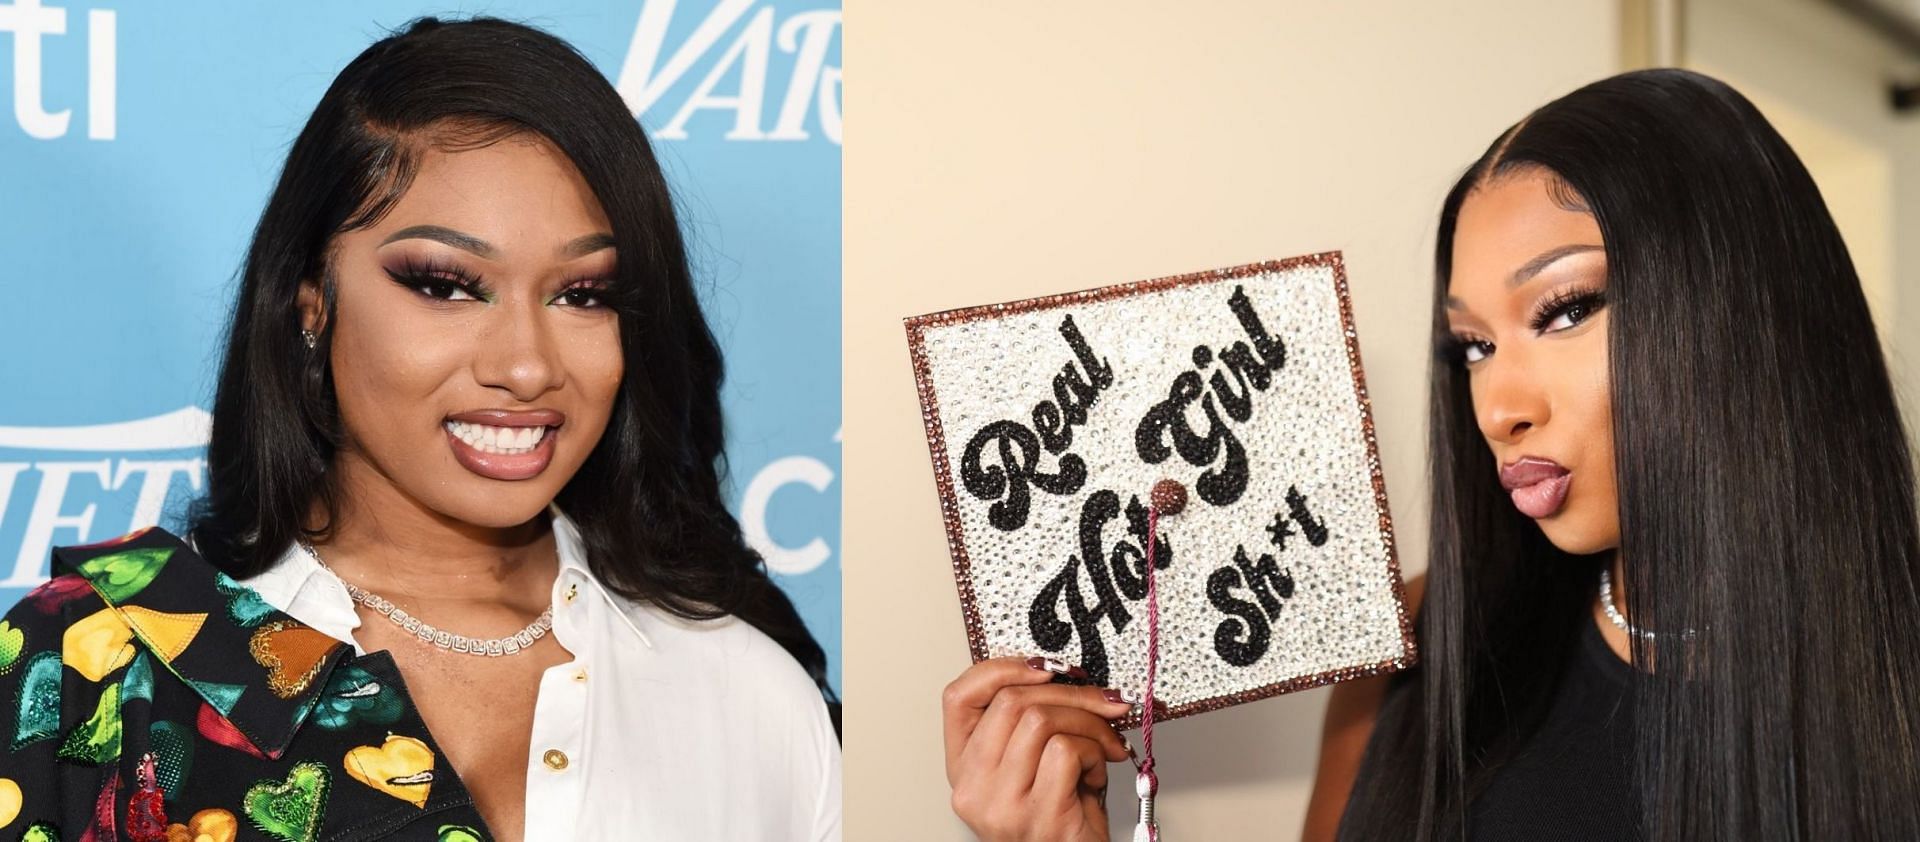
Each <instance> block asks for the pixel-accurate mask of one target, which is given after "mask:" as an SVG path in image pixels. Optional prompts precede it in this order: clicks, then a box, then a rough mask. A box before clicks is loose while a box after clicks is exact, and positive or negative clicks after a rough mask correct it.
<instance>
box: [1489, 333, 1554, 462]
mask: <svg viewBox="0 0 1920 842" xmlns="http://www.w3.org/2000/svg"><path fill="white" fill-rule="evenodd" d="M1503 350H1505V349H1503ZM1540 387H1541V381H1540V380H1539V378H1537V377H1535V376H1534V372H1533V370H1532V369H1531V368H1530V367H1529V366H1528V365H1527V364H1526V361H1525V360H1521V359H1517V358H1516V355H1513V354H1511V353H1509V354H1506V355H1505V359H1502V355H1501V354H1495V355H1494V356H1493V358H1492V359H1488V360H1485V361H1484V367H1483V368H1482V369H1481V371H1480V372H1479V374H1478V376H1476V377H1475V378H1474V384H1473V411H1474V417H1475V420H1476V421H1477V422H1478V423H1479V425H1480V434H1481V435H1483V436H1486V438H1487V440H1488V441H1490V442H1499V443H1501V444H1518V443H1519V442H1520V441H1521V440H1522V439H1524V438H1526V435H1527V433H1529V432H1531V431H1532V430H1533V429H1534V428H1536V427H1540V426H1543V425H1545V424H1546V423H1547V418H1548V416H1549V415H1551V413H1552V410H1551V407H1550V405H1549V401H1548V400H1547V394H1546V391H1545V390H1544V389H1542V388H1540Z"/></svg>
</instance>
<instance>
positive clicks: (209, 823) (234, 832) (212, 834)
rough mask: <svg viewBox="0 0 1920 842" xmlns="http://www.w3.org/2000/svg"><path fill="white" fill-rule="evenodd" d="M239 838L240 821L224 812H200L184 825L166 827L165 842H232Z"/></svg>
mask: <svg viewBox="0 0 1920 842" xmlns="http://www.w3.org/2000/svg"><path fill="white" fill-rule="evenodd" d="M239 836H240V820H239V819H238V818H235V817H234V815H233V814H232V813H229V812H227V811H226V810H218V809H215V810H201V811H200V812H198V813H194V814H193V818H191V819H188V820H187V823H186V824H178V823H175V824H171V825H168V826H167V842H233V840H234V839H236V838H238V837H239Z"/></svg>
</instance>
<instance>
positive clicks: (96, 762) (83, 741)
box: [55, 684, 120, 766]
mask: <svg viewBox="0 0 1920 842" xmlns="http://www.w3.org/2000/svg"><path fill="white" fill-rule="evenodd" d="M55 756H56V757H58V758H60V759H61V760H71V761H74V762H76V763H85V764H87V765H89V766H104V765H106V764H108V763H112V762H113V761H115V760H119V759H120V685H118V684H109V685H107V689H105V690H103V691H101V692H100V703H99V704H98V705H95V706H94V709H93V716H92V718H90V719H88V720H87V721H85V722H82V723H80V724H79V725H75V726H73V730H72V731H69V732H67V739H66V741H65V742H62V743H61V744H60V751H59V752H58V753H56V754H55Z"/></svg>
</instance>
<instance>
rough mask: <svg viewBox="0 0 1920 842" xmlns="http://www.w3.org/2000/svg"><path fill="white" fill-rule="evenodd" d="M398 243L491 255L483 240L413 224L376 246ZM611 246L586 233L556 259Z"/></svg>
mask: <svg viewBox="0 0 1920 842" xmlns="http://www.w3.org/2000/svg"><path fill="white" fill-rule="evenodd" d="M399 240H432V241H434V242H436V243H445V244H447V245H450V246H453V247H454V248H457V249H460V250H461V251H465V252H470V253H472V254H475V255H478V256H480V257H487V258H491V257H493V255H494V248H493V246H491V245H489V244H488V243H487V241H486V240H482V239H480V238H479V237H475V236H473V235H472V234H466V233H462V232H459V231H455V230H453V229H452V228H446V227H443V226H439V225H413V226H409V227H406V228H402V229H400V230H398V231H395V232H393V234H392V235H391V236H389V237H387V238H386V239H385V240H381V241H380V245H383V246H384V245H386V244H388V243H392V242H396V241H399ZM613 245H614V242H613V235H612V234H588V235H586V236H584V237H579V238H576V239H574V240H573V241H572V242H570V243H567V244H566V245H564V246H561V247H560V256H561V257H566V258H574V257H582V256H585V255H589V254H592V253H594V252H596V251H599V250H601V249H608V248H613Z"/></svg>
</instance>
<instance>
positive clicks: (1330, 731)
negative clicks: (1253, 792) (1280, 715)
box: [1300, 573, 1427, 842]
mask: <svg viewBox="0 0 1920 842" xmlns="http://www.w3.org/2000/svg"><path fill="white" fill-rule="evenodd" d="M1426 585H1427V577H1426V574H1424V573H1422V574H1420V575H1418V576H1414V577H1412V578H1410V579H1408V580H1407V586H1406V595H1407V613H1408V614H1410V615H1412V616H1416V617H1417V616H1419V614H1420V604H1421V602H1422V600H1423V598H1424V597H1425V596H1426V590H1427V588H1426ZM1392 678H1393V676H1391V675H1378V676H1372V677H1369V678H1357V679H1354V680H1352V681H1344V682H1341V683H1339V684H1336V685H1334V686H1333V688H1332V689H1331V691H1330V693H1329V694H1328V696H1327V715H1326V719H1325V720H1324V721H1323V723H1322V725H1321V729H1320V760H1319V764H1318V767H1317V769H1316V770H1315V773H1314V778H1313V796H1312V799H1311V800H1310V801H1309V802H1308V804H1307V822H1306V827H1305V829H1304V830H1303V832H1302V834H1301V837H1300V838H1301V840H1302V842H1326V841H1327V840H1331V839H1333V838H1334V834H1335V832H1336V831H1337V830H1338V829H1339V827H1340V815H1341V813H1343V812H1345V811H1346V807H1347V795H1348V794H1349V793H1350V792H1352V790H1353V781H1354V778H1355V777H1357V776H1358V774H1359V772H1360V759H1361V756H1362V755H1364V754H1365V753H1366V750H1367V740H1368V738H1370V737H1372V736H1373V723H1374V719H1375V717H1376V716H1377V715H1378V714H1379V712H1380V702H1381V700H1382V699H1384V698H1385V697H1386V692H1387V683H1388V682H1389V681H1391V680H1392Z"/></svg>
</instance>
